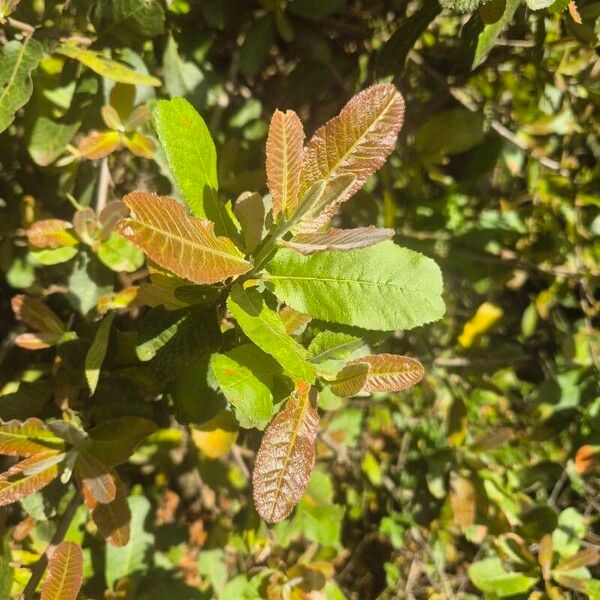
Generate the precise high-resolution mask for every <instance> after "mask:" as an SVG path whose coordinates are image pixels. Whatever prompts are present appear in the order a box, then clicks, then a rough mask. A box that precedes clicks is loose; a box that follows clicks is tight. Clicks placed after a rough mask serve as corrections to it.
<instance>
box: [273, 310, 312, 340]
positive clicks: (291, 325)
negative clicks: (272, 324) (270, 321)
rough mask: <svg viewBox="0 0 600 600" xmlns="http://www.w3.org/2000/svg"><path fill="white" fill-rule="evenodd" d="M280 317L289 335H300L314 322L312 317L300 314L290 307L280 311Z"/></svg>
mask: <svg viewBox="0 0 600 600" xmlns="http://www.w3.org/2000/svg"><path fill="white" fill-rule="evenodd" d="M279 317H280V318H281V321H282V322H283V326H284V327H285V331H286V333H287V334H288V335H299V334H300V333H302V332H303V331H304V329H305V328H306V326H307V325H308V324H309V323H310V322H311V320H312V317H311V316H310V315H306V314H304V313H301V312H298V311H297V310H294V309H293V308H291V307H290V306H284V307H282V308H281V309H280V310H279Z"/></svg>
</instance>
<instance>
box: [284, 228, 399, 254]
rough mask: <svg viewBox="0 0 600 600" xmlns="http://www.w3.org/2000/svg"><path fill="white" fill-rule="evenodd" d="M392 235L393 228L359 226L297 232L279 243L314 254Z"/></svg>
mask: <svg viewBox="0 0 600 600" xmlns="http://www.w3.org/2000/svg"><path fill="white" fill-rule="evenodd" d="M392 237H394V230H393V229H382V228H380V227H372V226H370V227H359V228H358V229H333V228H332V229H329V230H327V231H322V232H317V233H299V234H298V235H295V236H294V237H293V238H292V239H291V240H289V241H285V240H284V241H282V242H281V245H282V246H286V247H287V248H291V249H292V250H295V251H296V252H300V254H306V255H308V254H314V253H315V252H323V251H324V250H339V251H344V250H355V249H356V248H366V247H368V246H374V245H375V244H380V243H381V242H385V241H386V240H389V239H391V238H392Z"/></svg>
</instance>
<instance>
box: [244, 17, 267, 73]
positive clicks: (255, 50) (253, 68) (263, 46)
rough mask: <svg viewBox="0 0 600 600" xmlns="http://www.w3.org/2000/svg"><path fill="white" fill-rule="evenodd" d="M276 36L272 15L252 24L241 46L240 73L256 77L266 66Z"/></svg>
mask: <svg viewBox="0 0 600 600" xmlns="http://www.w3.org/2000/svg"><path fill="white" fill-rule="evenodd" d="M274 36H275V20H274V17H273V15H272V14H271V13H268V14H266V15H265V16H263V17H261V18H260V19H257V20H256V21H254V23H252V25H251V26H250V29H249V30H248V33H246V37H245V38H244V42H243V43H242V45H241V46H240V53H239V66H240V72H241V73H242V74H243V75H245V76H246V77H254V76H255V75H256V74H257V73H258V72H259V71H260V70H261V69H262V67H263V65H264V64H265V62H266V60H267V57H268V54H269V49H270V48H271V44H272V43H273V39H274Z"/></svg>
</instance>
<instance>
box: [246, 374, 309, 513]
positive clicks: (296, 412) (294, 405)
mask: <svg viewBox="0 0 600 600" xmlns="http://www.w3.org/2000/svg"><path fill="white" fill-rule="evenodd" d="M318 428H319V414H318V412H317V408H316V397H315V394H313V393H312V392H310V391H309V388H308V386H307V385H306V384H304V383H300V384H299V385H298V387H297V389H296V391H295V392H294V393H293V394H292V396H290V398H289V399H288V400H287V402H286V405H285V408H284V409H283V410H282V411H281V412H280V413H279V414H278V415H277V416H276V417H275V418H274V419H273V421H272V422H271V424H270V425H269V426H268V427H267V429H266V430H265V433H264V435H263V439H262V441H261V444H260V448H259V450H258V453H257V455H256V462H255V464H254V472H253V474H252V482H253V488H254V489H253V495H254V504H255V506H256V509H257V511H258V514H259V515H260V516H261V517H262V518H263V519H264V520H265V521H267V522H268V523H275V522H277V521H281V520H282V519H285V518H286V517H287V516H288V515H289V514H290V513H291V512H292V510H293V508H294V506H296V504H297V503H298V501H299V500H300V497H301V496H302V494H303V492H304V490H305V488H306V486H307V484H308V480H309V478H310V474H311V471H312V469H313V465H314V462H315V438H316V436H317V431H318Z"/></svg>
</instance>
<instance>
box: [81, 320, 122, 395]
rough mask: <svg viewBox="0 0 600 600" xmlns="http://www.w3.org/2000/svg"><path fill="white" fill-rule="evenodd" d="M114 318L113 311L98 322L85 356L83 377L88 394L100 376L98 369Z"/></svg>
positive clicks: (91, 391) (100, 366) (104, 354)
mask: <svg viewBox="0 0 600 600" xmlns="http://www.w3.org/2000/svg"><path fill="white" fill-rule="evenodd" d="M114 318H115V313H110V314H109V315H107V316H106V318H104V320H103V321H102V322H101V323H100V327H98V330H97V331H96V335H95V336H94V341H93V342H92V345H91V346H90V349H89V350H88V352H87V354H86V356H85V379H86V381H87V384H88V387H89V388H90V395H92V394H93V393H94V392H95V391H96V386H97V385H98V379H99V378H100V369H101V368H102V363H103V362H104V357H105V356H106V350H107V349H108V342H109V339H110V328H111V325H112V322H113V319H114Z"/></svg>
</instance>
